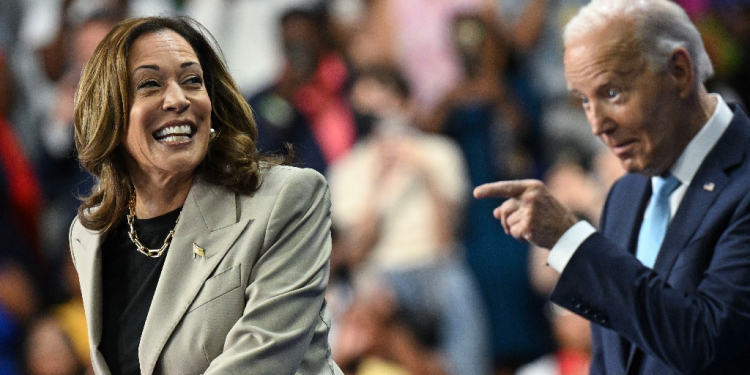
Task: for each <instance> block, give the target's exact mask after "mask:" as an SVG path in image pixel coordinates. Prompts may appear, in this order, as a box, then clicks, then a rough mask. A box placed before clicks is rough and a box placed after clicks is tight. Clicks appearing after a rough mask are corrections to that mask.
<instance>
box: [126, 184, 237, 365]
mask: <svg viewBox="0 0 750 375" xmlns="http://www.w3.org/2000/svg"><path fill="white" fill-rule="evenodd" d="M244 216H245V217H244V218H243V219H242V220H241V219H240V210H239V207H238V202H237V200H236V196H235V193H233V192H231V191H228V190H225V189H222V188H218V187H213V186H210V185H209V184H208V183H206V182H205V181H203V180H202V179H201V178H200V177H196V181H195V182H194V184H193V187H192V188H191V190H190V193H189V194H188V197H187V200H186V201H185V204H184V206H183V209H182V214H181V216H180V221H179V223H178V225H177V228H176V229H175V235H174V240H173V242H172V244H171V245H170V248H169V250H168V251H167V255H166V257H167V258H166V260H165V263H164V269H163V270H162V273H161V276H160V277H159V283H158V285H157V287H156V292H155V293H154V298H153V300H152V302H151V307H150V309H149V312H148V316H147V318H146V324H145V326H144V328H143V335H142V337H141V342H140V345H139V347H138V357H139V359H140V362H141V373H142V374H146V375H148V374H152V373H153V371H154V368H155V366H156V362H157V360H158V359H159V356H160V355H161V352H162V350H163V349H164V346H165V344H166V342H167V341H168V340H169V337H170V336H171V335H172V333H173V331H174V329H175V327H176V326H177V324H178V323H179V322H180V320H181V319H182V317H183V315H185V313H186V312H187V309H188V307H189V306H190V304H191V303H192V301H193V300H194V299H195V297H196V295H197V294H198V292H199V291H200V289H201V287H202V286H203V283H204V282H205V281H206V279H208V277H209V276H210V275H211V274H212V272H213V271H214V269H215V268H216V266H217V265H218V264H219V262H220V261H221V259H222V258H223V257H224V255H225V254H226V252H227V251H228V250H229V248H230V247H231V246H232V244H233V243H234V241H235V240H236V239H237V237H238V236H239V235H240V233H241V232H242V231H243V230H244V229H245V228H246V227H247V222H248V221H249V219H248V218H247V217H248V215H244ZM194 244H195V245H197V246H198V247H200V249H202V251H201V250H200V249H198V248H195V247H194ZM194 253H198V254H199V253H203V256H200V255H198V254H195V255H194Z"/></svg>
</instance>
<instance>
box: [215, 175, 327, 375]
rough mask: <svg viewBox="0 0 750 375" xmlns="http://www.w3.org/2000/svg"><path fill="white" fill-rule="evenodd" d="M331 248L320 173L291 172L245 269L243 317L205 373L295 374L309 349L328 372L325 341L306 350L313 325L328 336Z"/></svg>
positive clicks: (312, 335)
mask: <svg viewBox="0 0 750 375" xmlns="http://www.w3.org/2000/svg"><path fill="white" fill-rule="evenodd" d="M330 252H331V239H330V197H329V192H328V186H327V184H326V182H325V179H324V178H323V177H322V176H321V175H320V174H318V173H317V172H314V171H312V170H309V169H304V170H297V172H294V173H289V174H288V177H286V180H285V181H284V182H283V183H281V184H280V188H279V190H278V193H277V194H276V198H275V202H274V204H273V208H272V210H271V213H270V217H269V219H268V222H267V225H266V229H265V238H264V240H263V248H262V251H261V253H260V255H259V258H258V259H257V261H256V262H255V264H254V265H253V266H252V270H251V271H250V280H249V283H248V287H247V288H246V290H245V297H246V305H245V308H244V311H243V315H242V317H241V318H240V319H239V320H238V321H237V323H235V324H234V326H233V327H232V328H231V330H230V331H229V333H228V335H227V337H226V341H225V344H224V351H223V353H222V354H221V355H219V356H218V357H216V358H215V359H214V360H213V361H212V362H211V364H210V365H209V367H208V369H207V370H206V372H205V374H206V375H208V374H241V373H253V374H269V375H271V374H273V375H279V374H295V373H297V372H298V369H299V368H300V366H301V363H302V362H303V358H306V357H308V359H309V356H310V355H313V356H315V357H316V358H318V359H319V360H320V361H317V362H318V363H321V364H322V366H323V367H324V369H325V373H328V372H329V370H330V373H334V372H335V371H334V367H335V365H334V364H333V363H332V362H328V363H326V357H327V356H328V354H329V353H328V351H327V348H328V347H327V345H326V346H325V347H324V348H323V349H320V350H319V351H320V353H312V354H311V353H310V352H309V350H310V344H311V342H312V341H313V340H315V337H314V336H318V335H320V332H316V327H318V328H317V330H318V331H320V327H321V326H323V328H324V330H325V332H324V334H325V335H327V328H328V321H327V317H326V316H324V314H323V312H324V311H325V308H324V303H325V301H324V293H325V290H326V286H327V284H328V269H329V264H328V262H329V257H330ZM303 365H304V364H303ZM328 367H330V369H329V368H328ZM300 371H301V370H300Z"/></svg>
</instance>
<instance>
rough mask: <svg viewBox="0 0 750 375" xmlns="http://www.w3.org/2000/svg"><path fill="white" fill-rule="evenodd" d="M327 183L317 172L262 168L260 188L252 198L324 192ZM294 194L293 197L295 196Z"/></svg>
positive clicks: (306, 169)
mask: <svg viewBox="0 0 750 375" xmlns="http://www.w3.org/2000/svg"><path fill="white" fill-rule="evenodd" d="M327 187H328V182H327V181H326V179H325V177H323V175H322V174H320V173H319V172H318V171H316V170H314V169H310V168H299V167H293V166H289V165H275V166H271V167H268V168H264V169H263V170H262V172H261V175H260V186H259V188H258V190H257V191H256V192H255V194H253V195H254V196H268V195H273V196H276V195H277V194H279V193H280V192H282V191H289V192H291V193H293V194H294V193H296V194H305V192H307V193H310V192H313V191H319V190H326V189H327ZM296 194H295V195H296Z"/></svg>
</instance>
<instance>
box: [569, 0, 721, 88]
mask: <svg viewBox="0 0 750 375" xmlns="http://www.w3.org/2000/svg"><path fill="white" fill-rule="evenodd" d="M616 20H626V21H631V22H633V25H634V26H635V27H634V30H635V35H633V37H634V38H635V40H636V42H637V43H638V45H639V46H640V48H641V52H642V53H643V56H644V57H645V59H646V61H647V62H648V63H649V64H651V66H652V67H654V68H656V69H660V70H665V69H666V68H667V64H668V62H669V57H670V56H671V55H672V52H674V50H675V49H677V48H680V47H682V48H684V49H685V50H686V51H687V52H688V54H689V55H690V59H691V60H692V61H693V73H694V74H695V80H696V84H698V83H705V82H706V80H707V79H709V78H711V76H712V75H713V74H714V68H713V66H712V65H711V60H710V59H709V57H708V53H706V47H705V46H704V45H703V39H701V35H700V33H699V32H698V29H697V28H696V27H695V25H694V24H693V22H692V21H690V18H689V17H688V15H687V13H685V10H683V9H682V8H681V7H680V6H679V5H677V4H675V3H673V2H672V1H669V0H592V1H591V3H589V4H587V5H585V6H584V7H582V8H581V9H580V10H579V11H578V14H576V15H575V17H573V18H572V19H571V20H570V22H568V24H567V25H566V26H565V31H564V32H563V40H564V41H565V43H566V44H567V43H568V42H569V41H572V40H574V39H576V38H578V37H581V36H583V35H584V34H587V33H589V32H592V31H596V30H600V29H601V28H605V27H607V25H608V24H610V23H611V22H612V21H616Z"/></svg>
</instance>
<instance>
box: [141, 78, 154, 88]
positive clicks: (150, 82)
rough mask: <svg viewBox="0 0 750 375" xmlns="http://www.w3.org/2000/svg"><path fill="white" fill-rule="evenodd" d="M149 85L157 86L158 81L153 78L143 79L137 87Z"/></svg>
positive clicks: (147, 86)
mask: <svg viewBox="0 0 750 375" xmlns="http://www.w3.org/2000/svg"><path fill="white" fill-rule="evenodd" d="M149 87H159V83H158V82H156V81H155V80H153V79H150V80H148V81H143V82H141V83H140V84H138V88H139V89H145V88H149Z"/></svg>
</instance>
